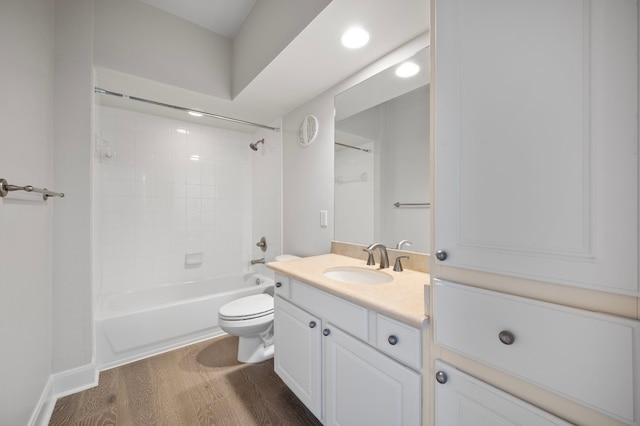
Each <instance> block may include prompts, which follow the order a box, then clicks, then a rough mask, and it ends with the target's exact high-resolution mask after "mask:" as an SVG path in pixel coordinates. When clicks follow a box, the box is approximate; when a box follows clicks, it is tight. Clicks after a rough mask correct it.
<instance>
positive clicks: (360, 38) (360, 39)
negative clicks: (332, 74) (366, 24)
mask: <svg viewBox="0 0 640 426" xmlns="http://www.w3.org/2000/svg"><path fill="white" fill-rule="evenodd" d="M340 40H341V41H342V45H343V46H344V47H347V48H349V49H357V48H359V47H362V46H364V45H365V44H367V43H368V42H369V33H368V32H366V31H365V30H363V29H362V28H360V27H354V28H351V29H349V30H347V31H346V32H345V33H344V34H342V38H341V39H340Z"/></svg>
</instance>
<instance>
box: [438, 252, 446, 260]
mask: <svg viewBox="0 0 640 426" xmlns="http://www.w3.org/2000/svg"><path fill="white" fill-rule="evenodd" d="M447 256H448V254H447V252H446V251H444V250H438V251H437V252H436V259H438V260H447Z"/></svg>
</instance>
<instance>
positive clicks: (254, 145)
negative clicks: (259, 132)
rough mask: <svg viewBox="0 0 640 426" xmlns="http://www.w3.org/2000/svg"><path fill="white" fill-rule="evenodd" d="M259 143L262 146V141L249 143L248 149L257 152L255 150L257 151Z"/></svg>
mask: <svg viewBox="0 0 640 426" xmlns="http://www.w3.org/2000/svg"><path fill="white" fill-rule="evenodd" d="M259 143H262V144H264V139H260V140H259V141H258V142H254V143H250V144H249V148H251V149H252V150H254V151H257V150H258V144H259Z"/></svg>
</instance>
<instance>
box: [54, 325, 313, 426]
mask: <svg viewBox="0 0 640 426" xmlns="http://www.w3.org/2000/svg"><path fill="white" fill-rule="evenodd" d="M237 348H238V339H237V338H236V337H232V336H225V337H221V338H217V339H213V340H209V341H206V342H201V343H198V344H195V345H191V346H188V347H185V348H182V349H178V350H175V351H172V352H168V353H165V354H162V355H158V356H155V357H152V358H148V359H145V360H142V361H138V362H135V363H132V364H128V365H124V366H122V367H118V368H113V369H111V370H107V371H104V372H102V373H100V384H99V386H98V387H96V388H93V389H89V390H86V391H84V392H80V393H77V394H74V395H70V396H67V397H64V398H61V399H59V400H58V402H57V403H56V406H55V408H54V410H53V415H52V416H51V420H50V422H49V425H55V426H57V425H64V426H68V425H83V426H93V425H100V426H106V425H120V426H125V425H127V426H128V425H135V426H141V425H171V426H181V425H188V426H191V425H193V426H196V425H203V426H204V425H225V426H226V425H233V426H235V425H241V426H245V425H247V426H250V425H320V424H321V423H320V422H319V421H318V420H317V419H316V418H315V417H314V416H313V414H311V413H310V412H309V411H308V410H307V408H306V407H305V406H304V405H303V404H302V403H301V402H300V401H299V400H298V399H297V398H296V397H295V396H294V395H293V393H292V392H291V391H290V390H289V389H288V388H287V387H286V386H285V385H284V383H282V381H281V380H280V378H279V377H278V376H277V375H276V374H275V373H274V372H273V360H270V361H265V362H263V363H260V364H240V363H238V361H237V360H236V355H237Z"/></svg>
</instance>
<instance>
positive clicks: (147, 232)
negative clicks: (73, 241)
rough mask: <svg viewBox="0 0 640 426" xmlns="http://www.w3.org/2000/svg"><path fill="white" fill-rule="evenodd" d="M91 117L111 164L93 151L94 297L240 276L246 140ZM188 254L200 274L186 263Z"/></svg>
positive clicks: (129, 115)
mask: <svg viewBox="0 0 640 426" xmlns="http://www.w3.org/2000/svg"><path fill="white" fill-rule="evenodd" d="M96 114H97V115H99V120H97V121H99V130H98V131H99V135H100V138H98V139H97V140H96V144H97V145H100V144H102V145H105V144H106V145H108V149H109V150H110V152H111V155H112V156H111V158H106V157H104V156H101V155H100V152H99V151H100V146H97V149H96V151H97V155H96V162H95V163H96V168H95V179H96V194H99V201H97V202H96V210H97V211H96V214H95V217H96V218H99V219H100V223H99V224H98V225H96V234H97V235H96V238H95V241H96V243H97V244H99V245H100V248H99V251H98V252H99V253H101V259H98V262H99V263H100V266H101V267H100V269H101V274H100V275H101V276H100V279H101V283H99V284H100V287H101V293H109V292H113V291H124V290H130V289H134V288H142V287H151V286H157V285H162V284H166V283H172V282H184V281H192V280H201V279H208V278H214V277H218V276H225V275H235V274H239V273H242V272H245V271H247V270H248V268H249V266H248V265H249V258H250V255H251V249H250V245H251V238H252V235H251V227H252V223H251V211H252V210H251V203H252V198H251V194H252V191H251V189H252V173H251V171H252V170H251V162H252V157H251V155H252V153H253V151H251V150H250V149H249V147H248V144H249V143H250V142H251V141H252V137H251V135H248V134H245V133H239V132H234V131H230V130H224V129H218V128H213V127H208V126H202V125H195V124H193V123H187V122H183V121H177V120H172V119H168V118H163V117H156V116H151V115H147V114H141V113H135V112H131V111H126V110H121V109H116V108H111V107H104V106H102V107H99V108H97V109H96ZM185 131H186V132H188V133H185ZM278 212H279V206H278ZM277 214H278V215H279V213H277ZM191 252H202V253H203V263H202V264H201V265H186V264H185V254H187V253H191Z"/></svg>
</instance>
